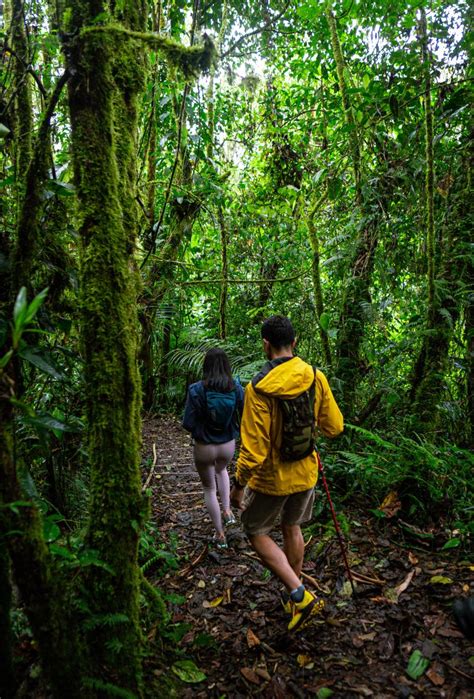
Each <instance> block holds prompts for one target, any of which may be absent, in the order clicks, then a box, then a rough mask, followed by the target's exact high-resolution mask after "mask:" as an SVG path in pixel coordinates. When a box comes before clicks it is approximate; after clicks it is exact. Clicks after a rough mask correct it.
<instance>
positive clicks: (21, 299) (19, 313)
mask: <svg viewBox="0 0 474 699" xmlns="http://www.w3.org/2000/svg"><path fill="white" fill-rule="evenodd" d="M25 313H26V287H25V286H22V287H21V289H20V291H19V292H18V296H17V297H16V301H15V306H14V308H13V320H14V322H15V326H16V325H17V324H18V322H19V320H20V318H22V317H23V316H24V315H25Z"/></svg>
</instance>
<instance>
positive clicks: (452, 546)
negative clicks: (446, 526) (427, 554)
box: [441, 537, 461, 551]
mask: <svg viewBox="0 0 474 699" xmlns="http://www.w3.org/2000/svg"><path fill="white" fill-rule="evenodd" d="M460 544H461V539H457V538H456V537H455V538H454V539H450V540H449V541H447V542H446V543H445V544H444V546H442V547H441V551H446V549H455V548H456V547H457V546H460Z"/></svg>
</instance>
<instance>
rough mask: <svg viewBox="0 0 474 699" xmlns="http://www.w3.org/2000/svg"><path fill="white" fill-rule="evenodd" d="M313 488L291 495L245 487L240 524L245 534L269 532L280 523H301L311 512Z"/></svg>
mask: <svg viewBox="0 0 474 699" xmlns="http://www.w3.org/2000/svg"><path fill="white" fill-rule="evenodd" d="M313 503H314V488H310V489H309V490H304V491H303V492H301V493H292V495H265V493H257V492H256V491H255V490H251V489H250V488H246V490H245V495H244V506H245V510H244V511H243V512H242V517H241V519H242V524H243V526H244V531H245V533H246V534H247V536H257V535H260V534H269V533H270V532H271V530H272V529H273V528H274V527H275V525H276V524H277V522H278V520H280V522H281V524H289V525H292V524H302V523H303V522H307V521H308V520H310V519H311V517H312V514H313Z"/></svg>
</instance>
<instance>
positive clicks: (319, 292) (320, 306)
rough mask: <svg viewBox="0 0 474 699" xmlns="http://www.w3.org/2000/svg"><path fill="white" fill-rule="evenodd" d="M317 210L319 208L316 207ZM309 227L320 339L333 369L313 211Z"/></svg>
mask: <svg viewBox="0 0 474 699" xmlns="http://www.w3.org/2000/svg"><path fill="white" fill-rule="evenodd" d="M316 208H317V207H316ZM307 225H308V236H309V241H310V243H311V250H312V253H313V255H312V260H311V272H312V277H313V289H314V300H315V304H316V313H317V316H318V322H319V337H320V340H321V348H322V351H323V359H324V365H325V367H326V368H328V369H332V353H331V346H330V344H329V336H328V333H327V328H326V327H324V324H323V321H322V318H323V313H324V300H323V289H322V284H321V273H320V255H319V238H318V232H317V230H316V224H315V222H314V210H313V211H311V212H310V213H309V215H308V219H307Z"/></svg>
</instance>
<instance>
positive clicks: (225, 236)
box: [219, 206, 229, 340]
mask: <svg viewBox="0 0 474 699" xmlns="http://www.w3.org/2000/svg"><path fill="white" fill-rule="evenodd" d="M219 226H220V229H221V260H222V264H221V267H222V269H221V273H222V285H221V293H220V297H219V337H220V339H221V340H225V338H226V335H227V314H226V311H227V292H228V286H229V282H228V278H229V269H228V261H227V242H228V240H229V232H228V230H227V223H226V220H225V216H224V212H223V210H222V207H221V206H220V207H219Z"/></svg>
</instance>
